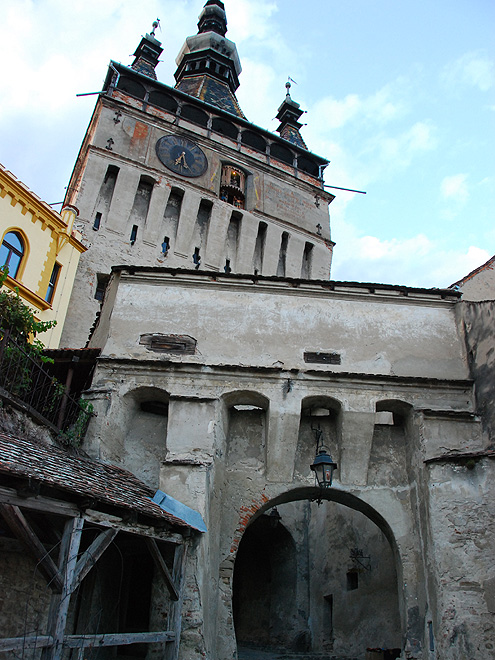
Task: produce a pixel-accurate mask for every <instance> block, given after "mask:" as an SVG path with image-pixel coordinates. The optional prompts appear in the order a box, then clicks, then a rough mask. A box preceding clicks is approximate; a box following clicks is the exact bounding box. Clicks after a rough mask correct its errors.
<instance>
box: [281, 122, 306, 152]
mask: <svg viewBox="0 0 495 660" xmlns="http://www.w3.org/2000/svg"><path fill="white" fill-rule="evenodd" d="M280 136H281V137H283V138H284V140H287V141H288V142H292V144H295V145H296V146H297V147H301V149H306V150H307V148H308V147H307V146H306V143H305V142H304V140H303V138H302V135H301V133H299V130H298V129H297V128H295V127H294V126H290V125H289V124H286V125H285V126H284V127H283V128H282V130H281V131H280Z"/></svg>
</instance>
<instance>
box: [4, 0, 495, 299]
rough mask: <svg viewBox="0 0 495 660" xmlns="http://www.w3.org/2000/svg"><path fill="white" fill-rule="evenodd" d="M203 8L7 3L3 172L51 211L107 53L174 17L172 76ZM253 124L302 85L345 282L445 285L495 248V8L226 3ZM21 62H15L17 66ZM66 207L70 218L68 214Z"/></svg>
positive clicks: (170, 25)
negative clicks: (328, 189)
mask: <svg viewBox="0 0 495 660" xmlns="http://www.w3.org/2000/svg"><path fill="white" fill-rule="evenodd" d="M203 4H204V3H203V2H202V1H201V0H140V2H139V3H136V2H133V1H131V0H85V2H84V3H67V2H66V1H65V0H64V1H63V0H36V1H33V0H0V9H1V10H2V24H1V25H0V49H1V51H2V61H3V62H4V67H3V81H2V92H1V93H0V94H1V96H2V103H1V104H0V161H1V162H2V163H3V164H4V165H5V166H6V167H7V168H8V169H10V170H11V171H12V172H13V173H14V174H15V175H16V176H18V177H19V178H20V179H21V180H23V181H24V182H25V183H26V184H27V185H28V186H30V187H31V188H32V189H33V190H34V191H35V192H36V193H37V194H38V195H40V197H42V198H43V199H45V200H46V201H48V202H58V201H60V200H61V199H62V198H63V195H64V186H66V185H67V182H68V180H69V177H70V173H71V169H72V166H73V163H74V161H75V158H76V156H77V152H78V149H79V146H80V143H81V140H82V138H83V135H84V131H85V129H86V126H87V124H88V122H89V119H90V116H91V112H92V109H93V107H94V103H95V97H85V98H76V94H77V93H81V92H94V91H98V90H99V89H100V87H101V84H102V80H103V78H104V76H105V73H106V66H107V64H108V61H109V60H110V58H113V59H115V60H117V61H121V62H122V63H124V64H130V63H131V62H132V57H130V55H131V54H132V53H133V52H134V49H135V47H136V46H137V44H138V42H139V39H140V36H141V34H144V33H145V32H146V31H149V29H150V27H151V23H152V21H153V20H154V19H155V18H156V17H157V16H158V17H160V18H161V32H160V31H159V32H158V33H157V36H158V38H159V39H160V40H161V41H162V43H163V47H164V52H163V55H162V63H161V64H160V65H159V66H158V70H157V73H158V77H159V80H160V81H162V82H165V83H167V84H173V72H174V70H175V57H176V55H177V53H178V52H179V49H180V47H181V45H182V43H183V41H184V39H185V37H186V36H188V35H191V34H194V33H195V32H196V30H197V28H196V23H197V17H198V14H199V12H200V11H201V8H202V6H203ZM225 6H226V10H227V17H228V21H229V25H228V27H229V31H228V33H227V36H228V37H229V38H230V39H232V40H233V41H235V42H236V44H237V47H238V50H239V55H240V58H241V63H242V66H243V72H242V74H241V76H240V81H241V86H240V88H239V90H238V98H239V101H240V103H241V107H242V108H243V110H244V112H245V114H246V115H247V117H248V119H249V120H250V121H253V122H254V123H256V124H258V125H260V126H262V127H264V128H267V129H269V130H275V129H276V128H277V125H278V123H277V121H275V120H274V119H273V118H274V117H275V115H276V110H277V107H278V106H279V104H280V103H281V101H282V100H283V97H284V94H285V87H284V85H285V82H286V80H287V77H288V76H290V77H291V78H293V79H294V80H295V81H296V82H297V84H294V85H293V87H292V90H291V93H292V97H293V98H294V99H295V100H296V101H298V102H299V103H301V106H302V107H303V108H304V109H306V110H307V114H305V115H304V116H303V117H304V119H303V121H304V122H307V126H305V127H304V128H303V129H302V133H303V135H304V138H305V140H306V142H307V144H308V146H309V148H310V150H312V151H314V152H316V153H317V154H319V155H321V156H325V157H326V158H328V159H329V160H330V161H331V163H330V165H329V166H328V168H327V171H326V175H325V180H326V183H327V184H329V185H335V186H342V187H349V188H355V189H358V190H366V191H367V194H366V195H356V194H351V193H345V192H339V191H336V195H337V198H336V199H335V201H334V202H333V203H332V204H331V206H330V214H331V228H332V238H333V239H334V240H335V241H336V243H337V245H336V248H335V252H334V255H335V256H334V265H333V268H332V277H333V278H334V279H343V280H359V281H374V282H389V283H396V284H407V285H411V286H439V287H441V286H447V285H449V284H450V283H452V282H454V281H455V280H457V279H459V278H460V277H462V276H463V275H465V274H467V273H468V272H469V271H470V270H472V269H473V268H475V267H477V266H479V265H480V264H481V263H483V262H484V261H486V260H487V259H488V258H489V257H491V256H492V255H493V254H494V253H495V218H494V208H495V158H494V157H493V153H494V151H495V149H494V146H495V145H494V142H495V140H494V137H495V136H494V133H495V129H494V120H495V52H494V46H493V42H494V40H493V33H494V31H495V3H494V2H493V1H492V0H449V1H448V2H447V0H434V1H433V2H431V1H430V2H425V1H420V2H410V1H409V0H403V1H402V2H397V1H396V0H373V1H371V0H352V1H350V2H347V3H342V2H341V0H339V2H337V1H336V0H306V2H304V3H301V2H299V1H297V2H296V0H225ZM7 63H8V64H9V66H6V64H7ZM58 208H59V207H58Z"/></svg>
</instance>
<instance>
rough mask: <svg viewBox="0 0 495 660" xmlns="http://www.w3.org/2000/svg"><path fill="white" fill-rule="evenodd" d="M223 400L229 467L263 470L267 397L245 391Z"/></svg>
mask: <svg viewBox="0 0 495 660" xmlns="http://www.w3.org/2000/svg"><path fill="white" fill-rule="evenodd" d="M223 403H224V429H225V454H226V467H227V468H228V469H235V470H239V469H242V470H256V471H264V469H265V464H266V438H267V432H268V414H267V411H268V406H269V401H268V399H267V398H266V397H265V396H263V395H262V394H259V393H258V392H253V391H248V390H245V391H238V392H231V393H229V394H226V395H225V396H224V397H223Z"/></svg>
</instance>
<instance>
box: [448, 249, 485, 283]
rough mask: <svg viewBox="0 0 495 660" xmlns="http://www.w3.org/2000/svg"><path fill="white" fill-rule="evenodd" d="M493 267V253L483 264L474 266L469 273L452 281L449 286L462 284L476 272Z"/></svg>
mask: <svg viewBox="0 0 495 660" xmlns="http://www.w3.org/2000/svg"><path fill="white" fill-rule="evenodd" d="M494 268H495V255H493V257H490V259H488V261H486V262H485V263H484V264H481V266H478V268H475V269H474V270H472V271H471V272H470V273H468V274H467V275H465V276H464V277H463V278H462V279H460V280H457V282H454V283H453V284H451V285H450V286H451V287H458V286H462V285H463V284H465V283H466V282H468V281H469V280H470V279H472V278H473V277H475V275H477V274H478V273H481V272H483V271H484V270H493V269H494Z"/></svg>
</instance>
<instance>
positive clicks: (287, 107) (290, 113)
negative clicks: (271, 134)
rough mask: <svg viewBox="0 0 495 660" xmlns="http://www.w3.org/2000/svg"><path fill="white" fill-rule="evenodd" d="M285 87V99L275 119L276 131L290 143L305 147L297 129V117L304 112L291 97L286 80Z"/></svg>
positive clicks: (299, 125)
mask: <svg viewBox="0 0 495 660" xmlns="http://www.w3.org/2000/svg"><path fill="white" fill-rule="evenodd" d="M285 88H286V90H287V93H286V95H285V100H284V102H283V103H282V105H281V106H280V107H279V109H278V113H277V119H278V120H279V121H280V126H279V127H278V128H277V132H278V133H280V136H281V137H283V138H284V140H287V141H288V142H292V144H295V145H297V146H298V147H302V148H303V149H307V146H306V143H305V142H304V140H303V138H302V135H301V133H300V132H299V129H300V128H301V126H302V124H301V123H300V122H299V118H300V117H301V115H302V114H303V113H304V110H301V108H300V105H299V103H296V102H295V101H293V100H292V99H291V96H290V88H291V84H290V81H289V80H288V81H287V82H286V83H285Z"/></svg>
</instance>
